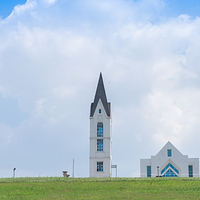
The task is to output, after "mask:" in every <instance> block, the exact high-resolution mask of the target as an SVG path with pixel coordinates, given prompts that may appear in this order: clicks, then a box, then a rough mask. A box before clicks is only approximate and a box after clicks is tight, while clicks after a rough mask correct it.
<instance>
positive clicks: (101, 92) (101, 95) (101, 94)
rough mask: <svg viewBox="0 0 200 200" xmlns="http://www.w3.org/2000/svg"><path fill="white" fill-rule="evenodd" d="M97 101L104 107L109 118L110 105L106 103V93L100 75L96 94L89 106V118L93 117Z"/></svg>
mask: <svg viewBox="0 0 200 200" xmlns="http://www.w3.org/2000/svg"><path fill="white" fill-rule="evenodd" d="M99 99H101V102H102V104H103V106H104V109H105V111H106V114H107V116H110V103H108V101H107V98H106V92H105V88H104V84H103V78H102V74H101V73H100V76H99V82H98V85H97V90H96V94H95V97H94V102H93V103H92V104H91V110H90V117H92V116H93V115H94V112H95V109H96V107H97V104H98V102H99Z"/></svg>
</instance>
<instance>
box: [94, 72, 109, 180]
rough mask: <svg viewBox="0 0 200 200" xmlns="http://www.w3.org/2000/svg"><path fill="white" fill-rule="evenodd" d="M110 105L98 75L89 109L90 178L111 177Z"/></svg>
mask: <svg viewBox="0 0 200 200" xmlns="http://www.w3.org/2000/svg"><path fill="white" fill-rule="evenodd" d="M111 123H112V120H111V105H110V103H108V102H107V98H106V92H105V88H104V84H103V78H102V74H101V73H100V76H99V82H98V85H97V90H96V94H95V98H94V102H93V103H92V104H91V109H90V177H111V163H112V157H111V143H112V141H111Z"/></svg>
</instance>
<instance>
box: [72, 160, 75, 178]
mask: <svg viewBox="0 0 200 200" xmlns="http://www.w3.org/2000/svg"><path fill="white" fill-rule="evenodd" d="M74 162H75V161H74V158H73V175H72V177H73V178H74Z"/></svg>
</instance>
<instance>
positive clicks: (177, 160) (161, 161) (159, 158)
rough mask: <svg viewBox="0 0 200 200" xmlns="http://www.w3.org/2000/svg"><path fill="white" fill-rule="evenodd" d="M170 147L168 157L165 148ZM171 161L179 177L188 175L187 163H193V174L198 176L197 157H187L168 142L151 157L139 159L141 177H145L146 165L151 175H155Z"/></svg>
mask: <svg viewBox="0 0 200 200" xmlns="http://www.w3.org/2000/svg"><path fill="white" fill-rule="evenodd" d="M168 149H171V151H172V156H171V157H168V155H167V150H168ZM168 163H171V164H172V165H173V166H174V167H176V168H177V170H178V171H179V174H178V176H179V177H188V165H193V176H194V177H198V176H199V159H198V158H188V156H187V155H183V154H181V153H180V151H178V149H176V147H175V146H174V145H172V143H170V142H168V143H167V144H166V145H165V146H164V147H163V148H162V149H161V150H160V151H159V152H158V154H157V155H156V156H151V159H141V160H140V173H141V177H147V166H151V176H152V177H155V176H157V175H158V168H157V167H159V175H162V174H161V171H162V169H163V168H164V167H165V166H166V165H167V164H168Z"/></svg>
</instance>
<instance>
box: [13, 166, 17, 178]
mask: <svg viewBox="0 0 200 200" xmlns="http://www.w3.org/2000/svg"><path fill="white" fill-rule="evenodd" d="M15 171H16V168H13V178H15Z"/></svg>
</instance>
